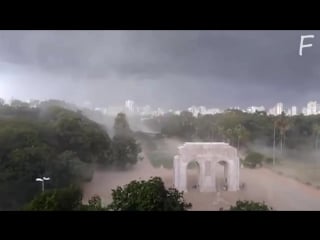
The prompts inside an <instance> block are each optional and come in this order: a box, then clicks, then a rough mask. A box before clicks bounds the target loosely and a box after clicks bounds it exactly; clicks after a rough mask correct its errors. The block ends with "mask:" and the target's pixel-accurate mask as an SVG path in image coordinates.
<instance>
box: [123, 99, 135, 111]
mask: <svg viewBox="0 0 320 240" xmlns="http://www.w3.org/2000/svg"><path fill="white" fill-rule="evenodd" d="M125 106H126V108H127V109H128V110H129V111H130V112H134V101H132V100H127V101H126V103H125Z"/></svg>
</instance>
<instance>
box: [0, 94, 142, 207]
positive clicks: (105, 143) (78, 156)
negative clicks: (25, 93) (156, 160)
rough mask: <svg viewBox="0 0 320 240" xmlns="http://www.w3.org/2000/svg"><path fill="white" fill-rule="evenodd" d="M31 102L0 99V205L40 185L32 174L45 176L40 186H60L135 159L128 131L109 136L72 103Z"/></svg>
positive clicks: (15, 202) (17, 202)
mask: <svg viewBox="0 0 320 240" xmlns="http://www.w3.org/2000/svg"><path fill="white" fill-rule="evenodd" d="M34 104H36V106H33V105H32V104H31V103H24V102H21V101H19V100H14V101H12V103H11V105H6V104H4V103H1V104H0V196H1V197H0V210H12V209H17V208H20V207H21V206H22V205H23V204H25V203H26V202H29V201H30V200H31V199H33V197H34V195H35V194H37V193H39V192H40V191H41V185H40V184H39V182H35V178H37V177H42V176H46V177H50V178H51V180H50V181H48V182H46V189H53V188H63V187H67V186H69V185H70V184H76V185H77V184H80V183H81V182H83V181H90V180H91V178H92V175H93V171H94V168H95V167H96V166H98V167H110V166H112V165H117V166H118V165H120V166H124V165H126V164H134V163H136V161H137V158H138V153H139V151H140V148H139V145H138V144H136V142H135V140H134V138H133V137H131V136H130V135H126V137H125V138H124V137H122V135H121V136H115V137H114V139H113V141H112V140H111V139H110V137H109V135H108V133H107V131H106V129H105V127H104V126H102V125H100V124H97V123H95V122H93V121H91V120H90V119H88V118H87V117H86V116H84V115H83V114H82V113H81V112H80V111H78V110H76V109H75V107H74V106H72V105H68V104H65V103H64V102H61V101H56V100H50V101H46V102H35V103H34ZM123 119H124V120H126V119H125V115H124V116H123V115H122V120H123ZM126 127H127V129H129V131H130V128H129V125H127V126H126Z"/></svg>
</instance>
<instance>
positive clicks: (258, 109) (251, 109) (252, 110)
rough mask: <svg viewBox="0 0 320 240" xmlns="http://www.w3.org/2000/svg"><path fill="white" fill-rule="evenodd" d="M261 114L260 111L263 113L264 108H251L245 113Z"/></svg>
mask: <svg viewBox="0 0 320 240" xmlns="http://www.w3.org/2000/svg"><path fill="white" fill-rule="evenodd" d="M257 111H258V112H261V111H265V107H264V106H251V107H248V108H247V112H248V113H255V112H257Z"/></svg>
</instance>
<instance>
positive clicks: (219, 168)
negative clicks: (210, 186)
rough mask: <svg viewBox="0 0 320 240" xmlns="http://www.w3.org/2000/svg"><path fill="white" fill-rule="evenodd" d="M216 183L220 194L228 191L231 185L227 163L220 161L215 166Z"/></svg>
mask: <svg viewBox="0 0 320 240" xmlns="http://www.w3.org/2000/svg"><path fill="white" fill-rule="evenodd" d="M215 178H216V179H215V180H216V181H215V182H216V190H217V191H218V192H222V191H228V185H229V181H230V179H229V164H228V162H227V161H224V160H220V161H218V162H216V165H215Z"/></svg>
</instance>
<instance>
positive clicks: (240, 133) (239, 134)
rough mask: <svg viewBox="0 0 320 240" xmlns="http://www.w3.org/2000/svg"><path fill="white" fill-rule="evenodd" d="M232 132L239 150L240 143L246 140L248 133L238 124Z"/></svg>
mask: <svg viewBox="0 0 320 240" xmlns="http://www.w3.org/2000/svg"><path fill="white" fill-rule="evenodd" d="M234 132H235V134H236V136H237V149H238V150H239V149H240V144H241V141H243V140H245V139H247V138H248V131H247V130H246V129H245V128H244V127H243V126H242V125H241V124H238V125H237V126H236V127H235V130H234Z"/></svg>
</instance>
